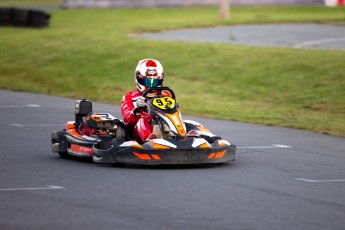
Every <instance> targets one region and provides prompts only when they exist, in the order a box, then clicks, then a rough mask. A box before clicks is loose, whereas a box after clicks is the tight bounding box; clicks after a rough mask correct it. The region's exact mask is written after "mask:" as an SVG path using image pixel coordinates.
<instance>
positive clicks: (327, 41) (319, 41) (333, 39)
mask: <svg viewBox="0 0 345 230" xmlns="http://www.w3.org/2000/svg"><path fill="white" fill-rule="evenodd" d="M343 40H344V41H345V37H340V38H325V39H319V40H313V41H307V42H302V43H300V44H296V45H294V46H293V47H294V48H301V47H303V46H312V45H319V44H323V43H332V42H339V41H343Z"/></svg>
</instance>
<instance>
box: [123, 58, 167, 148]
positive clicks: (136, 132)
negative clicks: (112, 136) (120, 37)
mask: <svg viewBox="0 0 345 230" xmlns="http://www.w3.org/2000/svg"><path fill="white" fill-rule="evenodd" d="M134 79H135V84H136V87H137V89H135V90H133V91H130V92H128V93H126V94H125V95H124V96H123V98H122V102H121V112H122V116H123V119H124V123H125V124H126V126H127V127H128V128H129V130H133V137H134V139H135V140H137V141H138V142H140V143H143V142H144V141H146V140H147V139H155V138H157V136H156V134H155V133H153V132H152V127H151V115H150V114H148V113H145V108H146V98H145V97H143V96H142V94H143V92H144V91H145V90H146V89H148V88H149V87H160V86H162V85H163V80H164V70H163V66H162V65H161V63H160V62H159V61H157V60H155V59H151V58H148V59H143V60H140V61H139V62H138V65H137V67H136V69H135V76H134ZM162 95H165V96H171V95H170V94H167V93H166V92H164V91H163V92H162ZM147 96H148V97H149V96H151V97H152V95H147Z"/></svg>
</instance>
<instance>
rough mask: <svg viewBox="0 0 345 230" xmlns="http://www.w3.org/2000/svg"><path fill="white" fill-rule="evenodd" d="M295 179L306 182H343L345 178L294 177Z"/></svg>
mask: <svg viewBox="0 0 345 230" xmlns="http://www.w3.org/2000/svg"><path fill="white" fill-rule="evenodd" d="M295 180H299V181H304V182H308V183H320V182H345V180H343V179H339V180H311V179H306V178H295Z"/></svg>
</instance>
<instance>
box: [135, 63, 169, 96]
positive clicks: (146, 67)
mask: <svg viewBox="0 0 345 230" xmlns="http://www.w3.org/2000/svg"><path fill="white" fill-rule="evenodd" d="M134 79H135V83H136V85H137V88H138V90H139V91H140V92H144V91H145V90H146V89H147V88H148V87H160V86H162V84H163V79H164V70H163V66H162V65H161V63H160V62H159V61H157V60H155V59H151V58H148V59H143V60H140V61H139V62H138V65H137V68H136V69H135V77H134Z"/></svg>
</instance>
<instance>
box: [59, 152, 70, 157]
mask: <svg viewBox="0 0 345 230" xmlns="http://www.w3.org/2000/svg"><path fill="white" fill-rule="evenodd" d="M58 154H59V156H60V158H61V159H68V158H69V157H70V155H69V154H68V153H67V152H58Z"/></svg>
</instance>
